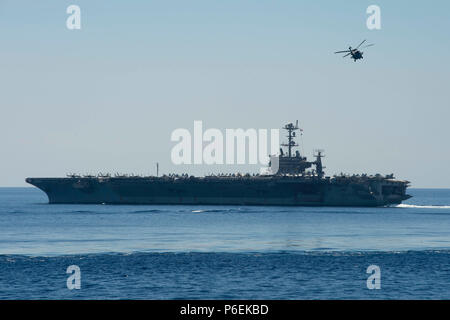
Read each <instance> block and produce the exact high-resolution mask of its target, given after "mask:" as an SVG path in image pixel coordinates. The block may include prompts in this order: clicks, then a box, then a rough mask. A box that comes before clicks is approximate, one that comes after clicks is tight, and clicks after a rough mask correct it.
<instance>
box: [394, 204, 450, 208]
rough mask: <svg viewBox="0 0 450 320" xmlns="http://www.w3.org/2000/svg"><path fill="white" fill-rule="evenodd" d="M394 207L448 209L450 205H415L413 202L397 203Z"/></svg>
mask: <svg viewBox="0 0 450 320" xmlns="http://www.w3.org/2000/svg"><path fill="white" fill-rule="evenodd" d="M395 207H396V208H416V209H450V206H434V205H425V206H420V205H415V204H404V203H402V204H399V205H396V206H395Z"/></svg>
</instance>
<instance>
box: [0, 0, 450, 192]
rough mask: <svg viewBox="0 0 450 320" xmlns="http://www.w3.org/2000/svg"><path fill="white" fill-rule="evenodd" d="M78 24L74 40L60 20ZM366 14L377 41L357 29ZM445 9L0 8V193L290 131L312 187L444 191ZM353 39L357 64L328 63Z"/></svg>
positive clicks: (331, 5)
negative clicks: (314, 160) (329, 179)
mask: <svg viewBox="0 0 450 320" xmlns="http://www.w3.org/2000/svg"><path fill="white" fill-rule="evenodd" d="M70 4H77V5H79V6H80V8H81V24H82V29H81V30H68V29H67V28H66V19H67V16H68V15H67V14H66V8H67V7H68V6H69V5H70ZM371 4H376V5H378V6H380V8H381V18H382V29H381V30H372V31H371V30H368V29H367V28H366V19H367V14H366V8H367V7H368V6H369V5H371ZM449 12H450V3H449V2H448V1H433V2H432V5H431V4H427V3H426V2H424V1H308V2H305V1H298V0H297V1H280V0H278V1H242V0H241V1H213V0H209V1H206V0H205V1H100V0H97V1H75V0H73V1H56V0H53V1H49V0H44V1H42V0H40V1H21V0H16V1H0V34H1V41H2V46H1V50H0V67H1V70H2V71H1V73H0V86H1V88H2V91H1V95H0V111H1V117H0V152H1V160H0V164H1V167H0V168H1V169H0V186H24V185H25V182H24V179H25V178H26V177H28V176H64V175H65V174H66V173H69V172H79V173H87V172H90V173H97V172H105V171H110V172H117V171H118V172H134V173H143V174H155V163H156V162H159V163H160V170H161V171H162V172H165V173H168V172H172V171H174V172H190V173H193V174H205V173H209V172H212V171H216V172H224V171H234V170H239V171H248V170H249V171H255V172H256V171H258V170H259V169H258V167H257V166H244V167H242V166H236V167H231V168H217V167H214V168H211V167H209V166H189V167H178V166H174V165H173V164H171V161H170V150H171V148H172V147H173V146H174V143H173V142H171V141H170V134H171V132H172V131H173V130H174V129H176V128H187V129H192V127H193V121H194V120H202V121H203V124H204V127H205V128H219V129H225V128H276V127H279V126H281V125H282V124H284V123H286V122H288V121H295V120H297V119H298V120H299V121H300V124H301V126H302V127H303V129H304V137H303V141H304V150H305V153H306V155H307V156H309V157H310V156H311V153H312V150H313V149H315V148H323V149H325V153H326V156H327V157H326V158H325V159H324V161H325V165H326V167H327V168H326V172H327V173H328V174H334V173H339V172H347V173H353V172H354V173H361V172H368V173H378V172H379V173H391V172H393V173H395V175H396V176H397V177H399V178H403V179H408V180H410V181H412V184H413V186H415V187H450V170H449V169H448V168H447V166H448V163H450V148H449V147H448V146H447V140H448V139H449V138H450V128H449V126H448V121H449V118H450V107H449V96H450V93H449V86H448V83H449V81H448V75H449V71H450V70H449V69H450V67H449V66H450V63H449V60H448V59H449V58H450V54H449V53H450V43H449V40H448V31H449V30H450V19H449V15H450V13H449ZM363 39H368V41H369V42H373V43H375V44H376V46H374V47H371V48H368V49H367V50H365V51H366V52H365V58H364V60H363V61H362V62H357V63H354V62H353V61H351V60H350V59H342V58H341V57H340V56H338V55H334V54H333V52H334V51H337V50H344V49H346V48H347V47H348V46H350V45H352V46H355V45H357V44H358V43H359V42H361V41H362V40H363Z"/></svg>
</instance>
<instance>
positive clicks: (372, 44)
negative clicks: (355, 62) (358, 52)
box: [361, 43, 375, 49]
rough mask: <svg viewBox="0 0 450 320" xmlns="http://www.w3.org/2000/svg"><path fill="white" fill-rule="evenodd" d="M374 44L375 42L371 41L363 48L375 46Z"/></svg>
mask: <svg viewBox="0 0 450 320" xmlns="http://www.w3.org/2000/svg"><path fill="white" fill-rule="evenodd" d="M374 45H375V43H371V44H368V45H366V46H364V47H363V48H367V47H372V46H374ZM361 49H362V48H361Z"/></svg>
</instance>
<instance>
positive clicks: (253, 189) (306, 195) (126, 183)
mask: <svg viewBox="0 0 450 320" xmlns="http://www.w3.org/2000/svg"><path fill="white" fill-rule="evenodd" d="M26 181H27V182H28V183H30V184H32V185H34V186H36V187H38V188H39V189H41V190H43V191H44V192H45V193H46V194H47V196H48V200H49V203H72V204H103V203H105V204H203V205H274V206H365V207H375V206H385V205H392V204H399V203H401V202H402V201H403V200H406V199H408V198H409V197H410V196H408V195H406V193H405V192H406V187H407V182H405V181H399V180H392V179H376V178H373V179H365V180H358V181H354V180H352V179H350V178H348V179H318V178H304V177H277V176H260V177H236V178H234V177H201V178H200V177H199V178H195V177H190V178H169V177H161V178H157V177H147V178H139V177H136V178H124V177H119V178H109V177H106V178H101V177H92V178H83V177H73V178H27V179H26Z"/></svg>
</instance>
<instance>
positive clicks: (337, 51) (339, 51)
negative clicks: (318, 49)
mask: <svg viewBox="0 0 450 320" xmlns="http://www.w3.org/2000/svg"><path fill="white" fill-rule="evenodd" d="M345 52H351V51H350V50H345V51H337V52H335V54H336V53H345Z"/></svg>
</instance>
